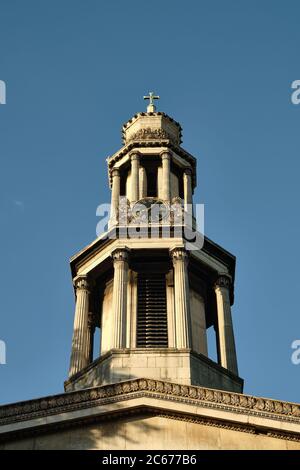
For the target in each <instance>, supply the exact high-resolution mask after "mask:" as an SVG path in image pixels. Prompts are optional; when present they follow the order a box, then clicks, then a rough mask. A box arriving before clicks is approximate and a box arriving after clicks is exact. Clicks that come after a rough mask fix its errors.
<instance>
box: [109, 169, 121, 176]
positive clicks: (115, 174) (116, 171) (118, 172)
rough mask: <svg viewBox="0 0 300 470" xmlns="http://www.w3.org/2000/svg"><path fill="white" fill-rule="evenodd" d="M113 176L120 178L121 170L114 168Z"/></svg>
mask: <svg viewBox="0 0 300 470" xmlns="http://www.w3.org/2000/svg"><path fill="white" fill-rule="evenodd" d="M111 176H112V177H114V176H120V168H113V169H112V170H111Z"/></svg>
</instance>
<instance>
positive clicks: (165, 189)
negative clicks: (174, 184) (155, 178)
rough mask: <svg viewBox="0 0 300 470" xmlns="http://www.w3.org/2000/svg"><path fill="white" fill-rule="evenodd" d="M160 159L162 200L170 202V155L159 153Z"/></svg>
mask: <svg viewBox="0 0 300 470" xmlns="http://www.w3.org/2000/svg"><path fill="white" fill-rule="evenodd" d="M161 159H162V199H163V200H164V201H169V200H170V163H171V155H170V153H169V152H162V153H161Z"/></svg>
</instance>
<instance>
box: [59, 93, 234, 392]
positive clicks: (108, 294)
mask: <svg viewBox="0 0 300 470" xmlns="http://www.w3.org/2000/svg"><path fill="white" fill-rule="evenodd" d="M145 98H148V99H150V103H149V105H148V107H147V112H142V113H138V114H136V115H135V116H133V117H132V118H131V119H130V120H129V121H128V122H126V123H125V124H124V126H123V129H122V137H123V146H122V147H121V149H120V150H118V151H117V152H116V153H115V154H113V155H112V156H110V157H109V158H108V159H107V164H108V177H109V185H110V188H111V212H110V220H109V222H108V228H107V230H106V231H105V233H103V234H102V235H101V236H100V237H99V238H97V239H96V240H95V241H94V242H93V243H91V244H90V245H89V246H87V247H86V248H84V249H83V250H81V251H80V252H79V253H78V254H77V255H75V256H74V257H73V258H72V259H71V270H72V276H73V284H74V289H75V298H76V308H75V320H74V333H73V342H72V354H71V363H70V372H69V378H68V380H67V381H66V382H65V390H66V391H72V390H79V389H83V388H87V387H93V386H99V385H105V384H109V383H116V382H120V381H124V380H128V379H133V378H148V379H161V380H168V381H171V382H172V381H173V382H175V383H178V384H188V385H200V386H206V387H210V388H217V389H222V390H229V391H235V392H242V388H243V381H242V379H241V378H239V376H238V368H237V359H236V350H235V342H234V333H233V326H232V318H231V305H232V304H233V299H234V272H235V257H234V256H233V255H231V254H230V253H228V252H227V251H225V250H224V249H223V248H221V247H220V246H218V245H216V244H215V243H213V242H212V241H211V240H209V239H208V238H206V237H204V236H202V235H201V234H200V233H199V232H197V227H196V220H195V217H194V212H195V211H194V207H193V205H194V204H193V193H194V189H195V187H196V183H197V180H196V159H195V158H194V157H193V156H192V155H191V154H189V153H188V152H187V151H186V150H184V149H183V147H182V146H181V143H182V129H181V126H180V124H179V123H178V122H176V121H174V119H172V118H171V117H170V116H168V115H167V114H165V113H163V112H157V111H156V108H155V106H154V102H153V99H155V98H158V97H156V96H154V95H153V94H152V93H150V94H149V96H148V97H145ZM197 240H198V242H199V240H201V243H200V244H199V243H198V245H197ZM210 327H212V328H213V330H214V334H215V338H216V346H217V348H216V349H217V356H218V361H217V362H215V361H213V360H212V359H211V358H209V354H208V346H207V329H208V328H210ZM96 328H99V329H100V337H101V341H100V344H95V341H94V332H95V329H96Z"/></svg>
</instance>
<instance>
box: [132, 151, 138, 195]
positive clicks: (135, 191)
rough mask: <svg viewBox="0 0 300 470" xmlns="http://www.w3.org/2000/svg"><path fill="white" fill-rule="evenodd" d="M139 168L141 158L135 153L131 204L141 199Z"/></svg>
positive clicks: (133, 155) (133, 156)
mask: <svg viewBox="0 0 300 470" xmlns="http://www.w3.org/2000/svg"><path fill="white" fill-rule="evenodd" d="M139 168H140V156H139V154H138V153H133V154H132V155H131V185H132V186H131V199H132V201H131V202H136V201H137V200H138V199H139V192H140V191H139Z"/></svg>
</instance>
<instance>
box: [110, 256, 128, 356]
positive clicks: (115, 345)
mask: <svg viewBox="0 0 300 470" xmlns="http://www.w3.org/2000/svg"><path fill="white" fill-rule="evenodd" d="M112 258H113V263H114V287H113V299H112V313H113V314H112V325H111V334H112V342H111V345H112V346H111V347H112V349H122V348H125V347H126V313H127V285H128V258H129V250H128V249H127V248H116V249H115V250H114V251H113V252H112Z"/></svg>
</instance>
